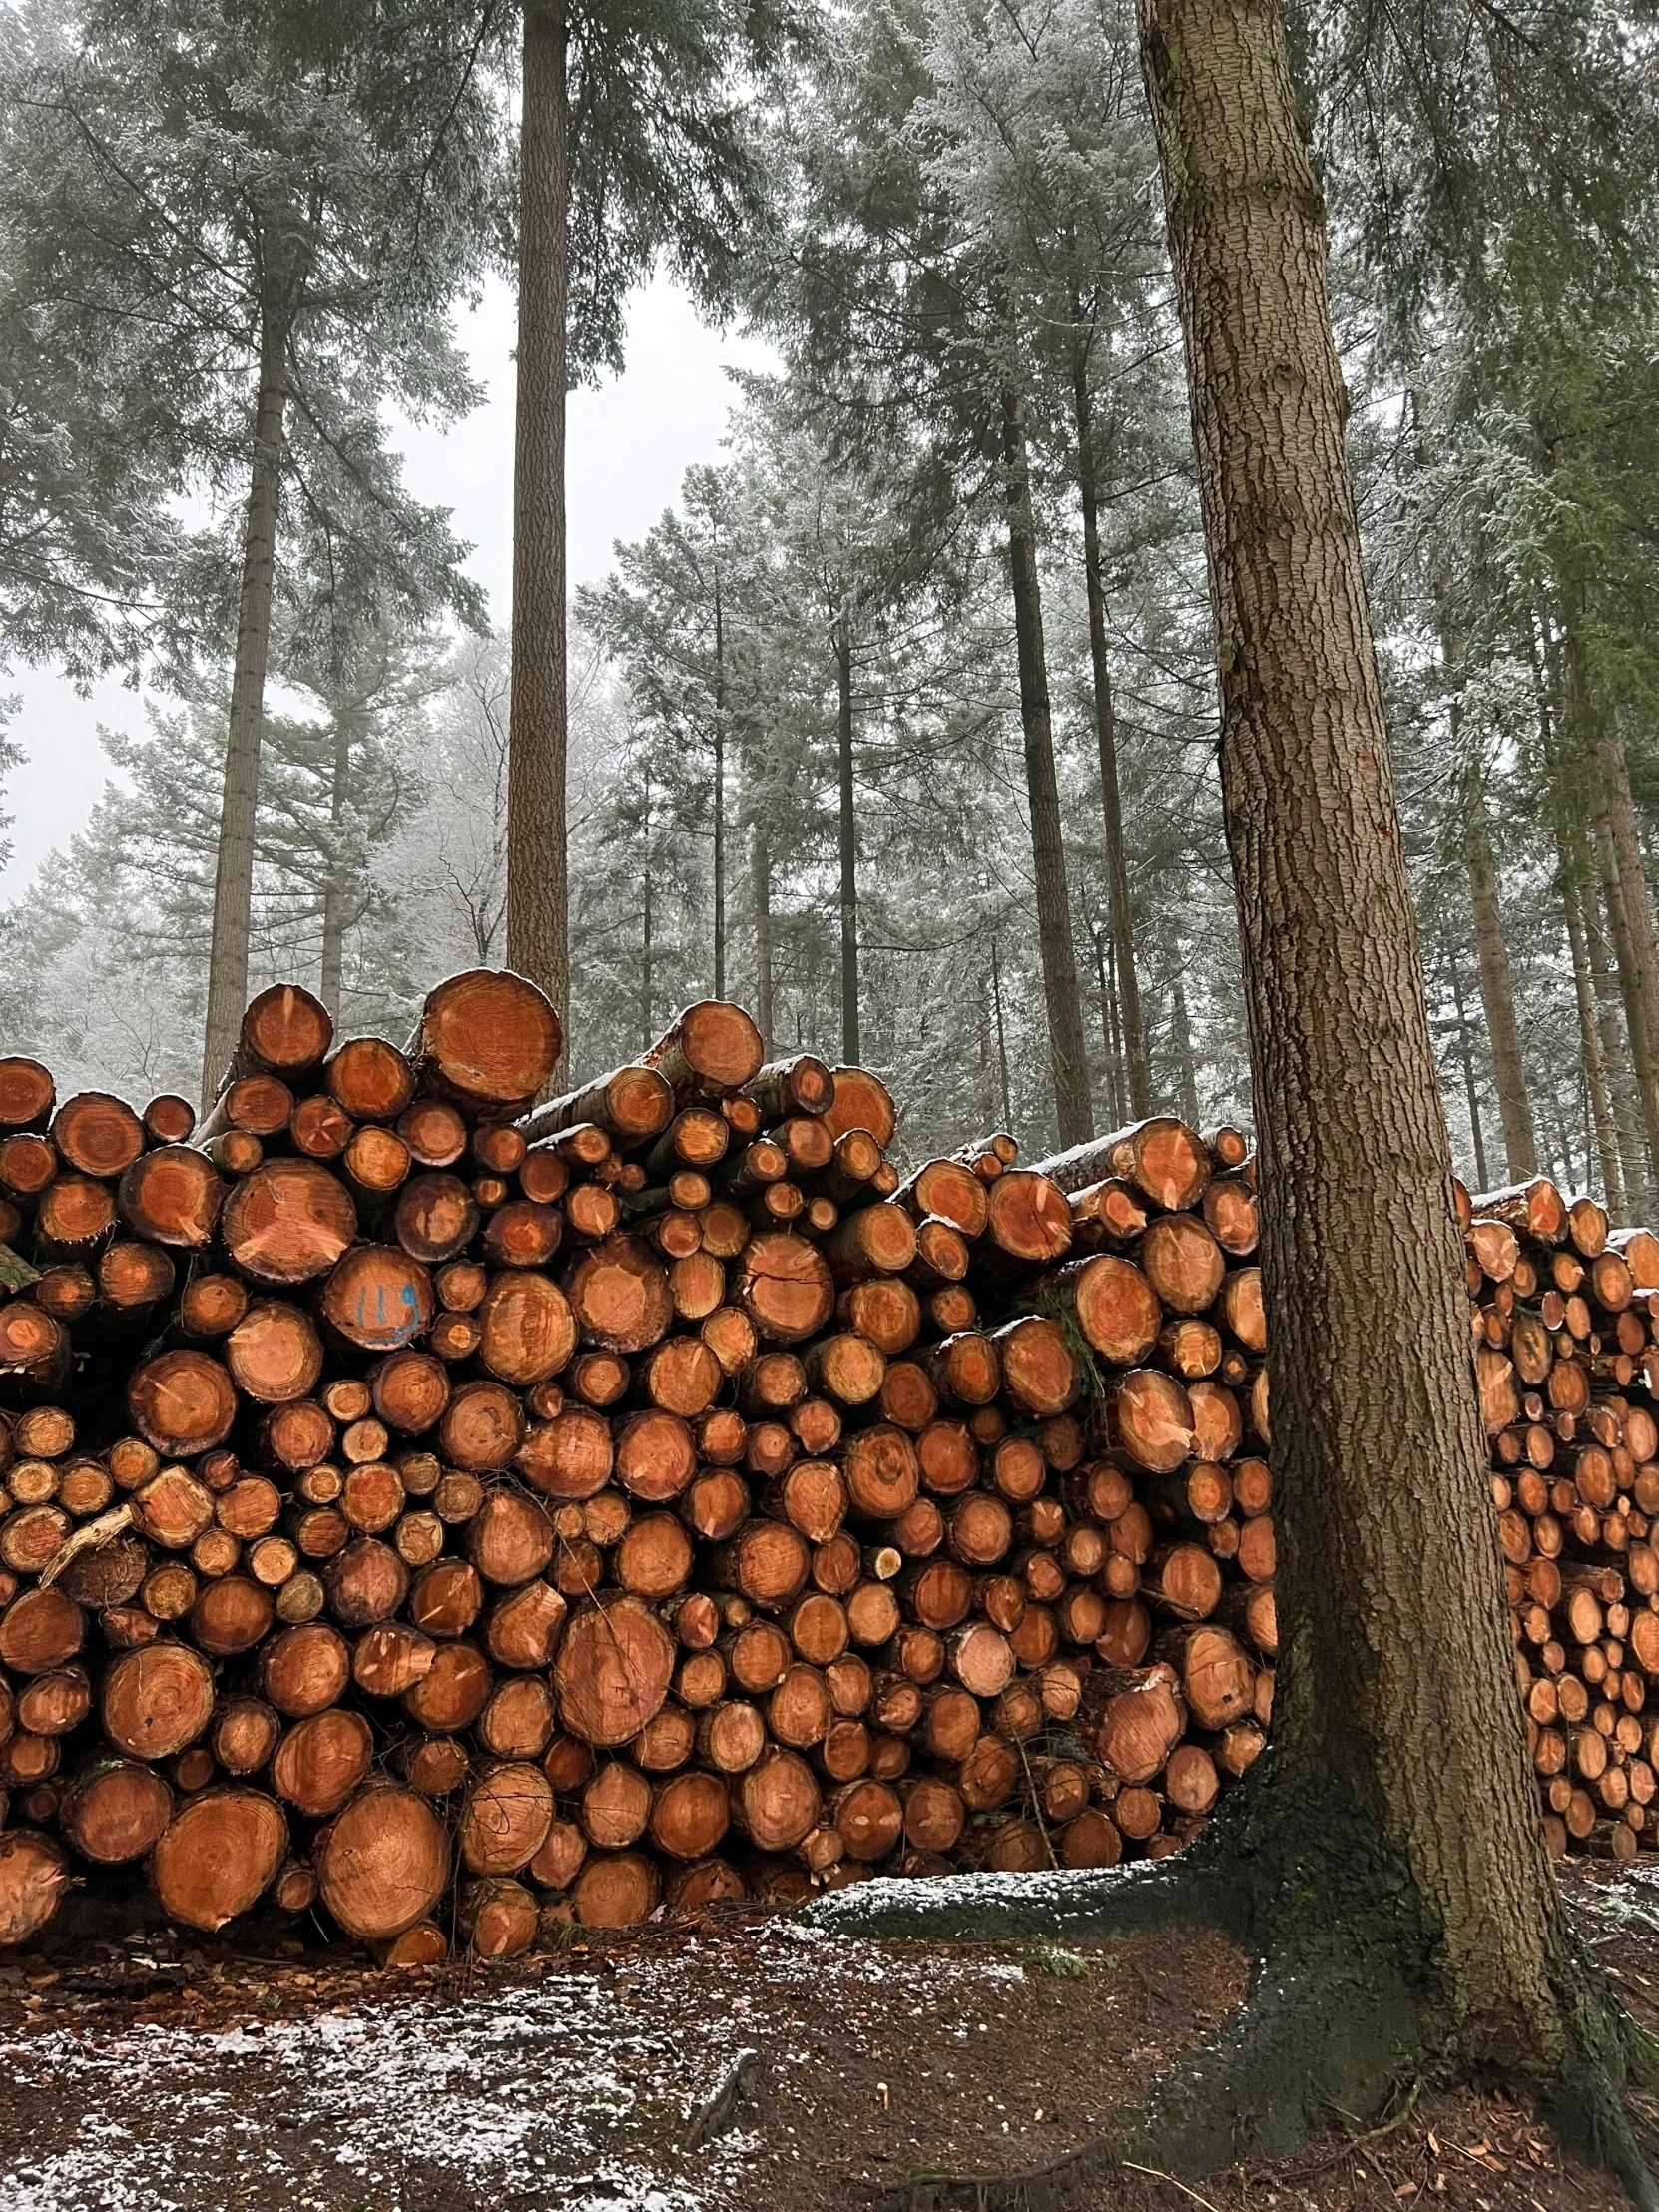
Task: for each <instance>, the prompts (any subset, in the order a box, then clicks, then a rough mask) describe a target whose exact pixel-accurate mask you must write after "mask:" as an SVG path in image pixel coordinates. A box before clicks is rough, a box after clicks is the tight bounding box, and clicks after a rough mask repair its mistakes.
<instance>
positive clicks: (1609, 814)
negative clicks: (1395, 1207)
mask: <svg viewBox="0 0 1659 2212" xmlns="http://www.w3.org/2000/svg"><path fill="white" fill-rule="evenodd" d="M1569 653H1570V654H1571V656H1572V658H1573V659H1574V661H1576V660H1577V659H1578V658H1579V655H1578V652H1577V649H1576V646H1575V645H1574V644H1572V642H1571V641H1569ZM1595 771H1596V779H1597V787H1598V788H1597V795H1596V798H1597V805H1596V845H1597V850H1598V853H1599V855H1600V858H1601V863H1602V876H1603V880H1604V885H1605V889H1606V893H1607V911H1608V915H1609V918H1610V919H1611V921H1612V924H1613V944H1614V948H1615V950H1616V952H1617V955H1618V964H1619V978H1620V982H1621V983H1622V985H1623V989H1624V1002H1625V1017H1626V1025H1627V1027H1628V1029H1629V1031H1630V1053H1631V1058H1632V1060H1633V1061H1634V1062H1635V1068H1636V1087H1637V1091H1638V1093H1639V1095H1640V1098H1641V1104H1642V1122H1643V1127H1644V1131H1645V1134H1646V1137H1647V1152H1648V1158H1649V1160H1651V1161H1653V1162H1655V1163H1659V946H1656V945H1655V942H1654V933H1653V906H1652V902H1651V900H1650V899H1649V897H1648V888H1647V875H1646V872H1645V870H1644V868H1643V864H1642V847H1641V841H1640V838H1639V837H1638V835H1637V830H1636V810H1635V806H1634V803H1633V802H1632V800H1631V796H1630V772H1629V769H1628V768H1627V766H1626V763H1625V757H1624V746H1623V743H1622V742H1621V741H1620V739H1619V737H1618V736H1617V734H1616V733H1615V732H1612V731H1603V732H1602V733H1601V734H1600V735H1599V736H1598V738H1597V740H1596V748H1595Z"/></svg>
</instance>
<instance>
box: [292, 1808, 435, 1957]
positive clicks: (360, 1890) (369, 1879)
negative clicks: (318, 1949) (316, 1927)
mask: <svg viewBox="0 0 1659 2212" xmlns="http://www.w3.org/2000/svg"><path fill="white" fill-rule="evenodd" d="M311 1856H312V1864H313V1865H314V1866H315V1868H316V1876H317V1886H318V1889H319V1891H320V1893H321V1897H322V1902H323V1904H324V1905H325V1906H326V1907H327V1909H328V1911H329V1912H330V1913H331V1914H332V1915H333V1917H334V1919H335V1920H336V1921H337V1922H338V1923H339V1925H340V1927H341V1928H343V1929H344V1930H345V1932H346V1933H347V1935H350V1936H359V1937H361V1938H362V1939H363V1940H364V1941H366V1942H386V1941H389V1940H390V1939H391V1938H392V1937H393V1936H400V1935H401V1934H402V1933H403V1931H404V1930H405V1929H406V1928H412V1927H413V1926H414V1924H415V1923H416V1922H417V1921H421V1920H424V1919H425V1918H426V1916H427V1915H428V1914H429V1913H430V1912H431V1911H432V1909H433V1907H434V1906H435V1905H436V1904H437V1902H438V1900H439V1898H440V1897H442V1895H443V1893H444V1890H445V1889H446V1888H447V1886H448V1881H449V1839H448V1837H447V1835H446V1833H445V1831H444V1828H443V1825H442V1823H441V1822H440V1821H439V1820H438V1819H437V1816H436V1815H435V1814H434V1813H433V1811H432V1809H431V1806H430V1805H429V1804H428V1803H427V1801H426V1799H425V1798H424V1797H422V1796H420V1795H419V1794H418V1793H417V1792H415V1791H413V1790H409V1789H400V1788H399V1787H398V1786H397V1785H396V1784H395V1783H389V1782H379V1783H370V1784H368V1785H366V1786H365V1787H364V1788H363V1789H362V1790H361V1791H359V1792H358V1794H357V1796H356V1797H355V1798H353V1799H352V1801H351V1803H350V1804H349V1805H347V1806H346V1807H345V1809H344V1811H343V1812H342V1813H341V1814H340V1815H339V1817H338V1818H337V1819H336V1820H335V1821H334V1822H333V1823H332V1824H331V1825H330V1826H329V1827H327V1828H325V1829H323V1830H322V1831H321V1833H320V1834H319V1835H318V1836H317V1838H316V1841H315V1844H314V1845H313V1847H312V1854H311Z"/></svg>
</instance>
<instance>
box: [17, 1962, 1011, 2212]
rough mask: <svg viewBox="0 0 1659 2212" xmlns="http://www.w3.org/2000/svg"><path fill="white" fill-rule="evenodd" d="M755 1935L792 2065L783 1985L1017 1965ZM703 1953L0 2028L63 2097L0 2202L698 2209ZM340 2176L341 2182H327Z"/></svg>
mask: <svg viewBox="0 0 1659 2212" xmlns="http://www.w3.org/2000/svg"><path fill="white" fill-rule="evenodd" d="M768 1934H769V1937H770V1939H769V1940H767V1941H766V1943H765V1946H764V1947H765V1951H766V1957H765V1961H764V1966H762V1967H761V1969H760V1972H759V1974H758V1975H757V1977H756V1979H755V1980H754V1981H753V1982H751V1984H750V1986H751V1987H752V1988H753V1989H754V1990H755V1993H756V1995H757V1996H760V1995H761V1994H762V1993H763V1992H762V1989H761V1986H760V1984H761V1982H762V1981H763V1979H764V1997H765V2002H766V2009H767V2010H768V2012H769V2013H770V2014H771V2015H772V2019H771V2029H772V2033H771V2035H770V2037H769V2047H768V2048H767V2050H766V2052H765V2055H764V2063H765V2064H766V2066H767V2067H768V2069H769V2070H771V2069H773V2068H779V2067H787V2066H788V2065H789V2063H790V2060H791V2056H792V2053H791V2050H790V2048H789V2039H788V2034H787V2025H786V2032H785V2035H784V2040H783V2042H782V2044H780V2042H779V2040H778V2029H779V2026H780V2024H781V2021H780V2014H782V2016H783V2023H787V2021H788V2018H789V2015H790V2013H791V2011H792V2010H794V2011H797V2016H799V2010H798V2007H799V2006H824V2005H826V2004H833V2003H835V2002H837V2001H853V2000H855V1998H856V1996H857V1994H858V1992H859V1990H860V1989H862V1990H869V1989H871V1988H874V1987H877V1986H879V1985H881V1984H884V1983H891V1982H893V1981H894V1980H895V1979H896V1980H901V1982H902V1985H903V1993H904V1995H905V1996H907V1997H920V1998H922V1999H923V2000H924V2001H927V2000H935V2001H943V2002H944V2003H947V2004H950V2005H952V2007H954V2005H956V2004H959V2003H960V2002H961V2001H962V1999H963V1998H965V1997H967V1996H968V1995H969V1989H968V1988H966V1987H964V1986H962V1985H963V1984H969V1985H973V1986H975V1987H976V1988H977V1989H978V1991H979V1993H980V1996H981V2001H983V2000H984V1999H985V1998H986V1997H989V1996H991V1993H992V1991H993V1990H994V1988H995V1986H996V1985H997V1984H998V1983H999V1982H1006V1981H1007V1980H1008V1979H1009V1978H1010V1977H1011V1978H1013V1979H1014V1980H1023V1978H1024V1975H1023V1972H1022V1969H1021V1968H1020V1967H1018V1966H1017V1965H1009V1964H1007V1963H1005V1962H998V1961H995V1960H990V1959H984V1960H979V1961H970V1960H964V1959H960V1958H957V1959H939V1958H926V1959H923V1958H921V1957H918V1956H915V1955H914V1954H912V1955H911V1957H910V1958H906V1959H905V1960H904V1962H903V1964H902V1965H899V1964H897V1963H895V1960H894V1958H893V1957H892V1955H891V1954H883V1953H882V1952H880V1951H879V1950H877V1949H874V1948H872V1947H870V1946H865V1945H859V1944H846V1943H841V1942H836V1941H834V1940H832V1939H830V1938H828V1937H826V1936H823V1935H820V1934H818V1933H817V1932H815V1931H810V1930H806V1929H802V1928H799V1927H795V1928H792V1927H788V1926H782V1927H778V1928H775V1929H774V1930H772V1931H769V1932H768ZM713 1963H714V1961H713V1959H710V1958H706V1957H703V1956H700V1946H699V1945H698V1944H697V1943H696V1942H695V1941H694V1942H692V1943H689V1944H688V1945H687V1946H686V1948H685V1949H684V1950H683V1951H681V1952H679V1953H678V1954H675V1955H672V1956H668V1957H661V1956H659V1957H654V1958H638V1959H636V1960H634V1961H633V1962H631V1963H630V1964H629V1965H628V1967H627V1968H626V1969H625V1970H624V1971H623V1972H620V1973H617V1974H614V1975H609V1976H606V1975H599V1974H594V1973H590V1972H585V1971H581V1970H576V1969H573V1968H570V1967H566V1966H555V1967H554V1968H553V1969H552V1970H551V1971H550V1972H549V1973H548V1975H547V1976H546V1977H545V1978H544V1979H543V1980H541V1981H540V1982H539V1983H532V1984H530V1985H528V1986H523V1987H508V1988H496V1989H490V1990H486V1991H484V1992H482V1993H480V1994H478V1995H475V1996H472V1997H466V1998H457V1999H445V2000H442V2001H432V2000H430V1999H428V2000H426V2001H422V2000H420V1999H419V1998H415V1999H413V2000H412V2001H410V2002H409V2003H406V2004H405V2003H389V2004H388V2003H365V2004H360V2005H355V2006H349V2005H344V2006H339V2007H337V2008H335V2009H334V2010H333V2011H329V2012H321V2013H313V2014H311V2015H310V2016H308V2017H298V2018H290V2019H280V2020H271V2021H256V2020H250V2021H248V2022H246V2023H243V2024H238V2025H236V2026H233V2027H230V2028H228V2029H219V2030H216V2031H204V2030H200V2029H188V2028H181V2027H162V2026H158V2025H155V2024H147V2023H142V2022H135V2023H134V2024H132V2025H130V2026H127V2027H125V2028H123V2029H121V2030H120V2031H117V2032H107V2031H105V2032H100V2031H97V2030H94V2031H90V2032H84V2033H83V2032H77V2031H75V2030H73V2029H56V2030H53V2031H51V2032H48V2033H46V2034H41V2035H35V2036H31V2037H29V2038H28V2039H26V2040H21V2041H16V2042H12V2043H9V2044H5V2045H0V2069H3V2076H0V2077H3V2078H4V2079H6V2081H7V2082H8V2084H9V2086H10V2088H11V2090H12V2092H13V2094H18V2093H27V2092H29V2091H35V2092H45V2093H46V2095H47V2097H48V2099H49V2100H50V2104H51V2106H53V2107H55V2108H57V2109H58V2110H60V2111H61V2110H62V2109H63V2108H65V2107H70V2108H73V2109H76V2110H78V2111H79V2112H80V2113H81V2114H82V2118H81V2120H80V2124H79V2126H78V2128H76V2129H75V2131H74V2134H73V2137H72V2138H71V2139H70V2140H68V2141H67V2142H65V2141H64V2140H63V2139H62V2137H61V2136H60V2138H59V2144H58V2146H57V2147H55V2148H53V2149H52V2150H51V2151H50V2152H49V2153H43V2154H42V2155H41V2156H40V2158H39V2162H38V2163H36V2164H30V2163H28V2162H27V2160H26V2159H25V2160H22V2161H19V2162H17V2163H14V2164H13V2165H12V2166H11V2169H10V2171H9V2172H8V2173H5V2174H3V2175H0V2206H3V2207H4V2212H201V2208H202V2207H204V2206H209V2205H213V2206H216V2207H226V2208H229V2207H232V2206H235V2205H237V2204H239V2203H242V2202H249V2203H259V2204H265V2203H268V2202H270V2201H273V2199H275V2200H276V2201H278V2202H283V2201H285V2202H288V2203H291V2204H293V2205H295V2206H296V2207H298V2208H300V2212H304V2208H307V2207H310V2206H316V2207H318V2208H322V2207H333V2206H338V2205H341V2204H343V2205H345V2206H347V2207H350V2206H354V2205H357V2204H362V2205H365V2206H366V2205H369V2204H378V2203H381V2202H383V2201H385V2199H386V2198H387V2197H390V2198H392V2199H393V2200H394V2201H397V2202H400V2203H401V2202H405V2201H422V2202H430V2203H432V2204H434V2205H445V2206H447V2205H448V2204H449V2203H451V2202H453V2203H454V2204H455V2205H457V2206H462V2205H468V2204H480V2205H489V2204H492V2203H500V2202H502V2201H504V2200H506V2201H513V2200H516V2199H517V2198H518V2197H519V2195H520V2194H523V2195H524V2196H525V2197H527V2198H528V2197H530V2196H532V2195H533V2196H535V2197H538V2198H540V2199H541V2201H543V2202H545V2203H550V2204H557V2205H558V2206H560V2207H561V2212H563V2208H566V2207H568V2208H569V2212H719V2208H720V2207H721V2206H722V2205H723V2204H725V2203H728V2202H730V2201H731V2196H732V2192H733V2184H734V2182H735V2179H736V2177H737V2175H738V2174H739V2173H740V2172H741V2170H742V2164H743V2159H744V2153H745V2151H746V2149H749V2148H751V2147H752V2144H753V2138H751V2137H749V2136H747V2135H745V2134H743V2133H741V2132H737V2131H735V2130H734V2131H730V2132H727V2133H726V2134H724V2135H722V2136H719V2137H717V2138H716V2139H715V2140H714V2141H713V2142H711V2143H710V2144H708V2145H707V2146H706V2147H705V2148H704V2149H702V2150H700V2151H699V2152H697V2153H695V2154H692V2155H691V2156H690V2157H682V2156H681V2154H680V2152H679V2149H678V2146H679V2144H680V2142H681V2141H682V2139H683V2136H684V2133H685V2126H686V2122H687V2119H688V2118H689V2116H690V2114H691V2113H692V2112H693V2111H694V2110H695V2109H696V2108H697V2106H698V2105H700V2104H701V2103H702V2101H703V2100H704V2099H705V2098H706V2097H708V2096H709V2095H710V2094H711V2093H712V2092H713V2091H714V2090H715V2089H716V2088H717V2087H718V2086H719V2084H720V2083H721V2081H722V2080H723V2078H724V2076H725V2074H726V2072H727V2071H728V2069H729V2068H730V2066H731V2064H732V2061H733V2059H734V2057H735V2055H736V2053H737V2052H738V2050H739V2049H740V2048H742V2047H743V2045H744V2044H745V2042H746V2040H752V2039H753V2037H754V2033H755V2026H756V2021H755V2018H754V2013H753V2010H752V2000H751V1998H750V1997H749V1996H746V1995H745V1994H744V1993H743V1992H742V1989H741V1988H740V1987H739V1986H737V1985H736V1984H735V1983H734V1984H733V1985H732V1986H730V1987H728V1988H726V1989H724V1990H722V1988H721V1987H720V1985H719V1979H720V1977H718V1975H717V1982H716V1986H715V1987H714V1988H713V1989H711V1981H710V1971H709V1969H710V1966H711V1965H712V1964H713ZM894 1993H897V1992H894ZM723 1996H724V1999H725V2001H721V2000H722V1997H723ZM711 1998H713V2000H714V2001H711ZM743 2125H744V2116H743V2111H742V2108H741V2107H740V2110H739V2114H738V2119H737V2128H739V2129H741V2128H742V2126H743ZM37 2139H38V2136H37ZM432 2177H438V2178H439V2181H440V2184H441V2186H440V2187H439V2189H438V2192H437V2193H436V2194H432V2193H431V2181H432ZM284 2183H285V2186H284ZM412 2183H413V2184H414V2185H413V2186H411V2184H412ZM342 2184H356V2185H359V2186H355V2187H350V2188H348V2189H347V2190H346V2193H345V2194H343V2195H342V2194H341V2185H342Z"/></svg>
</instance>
